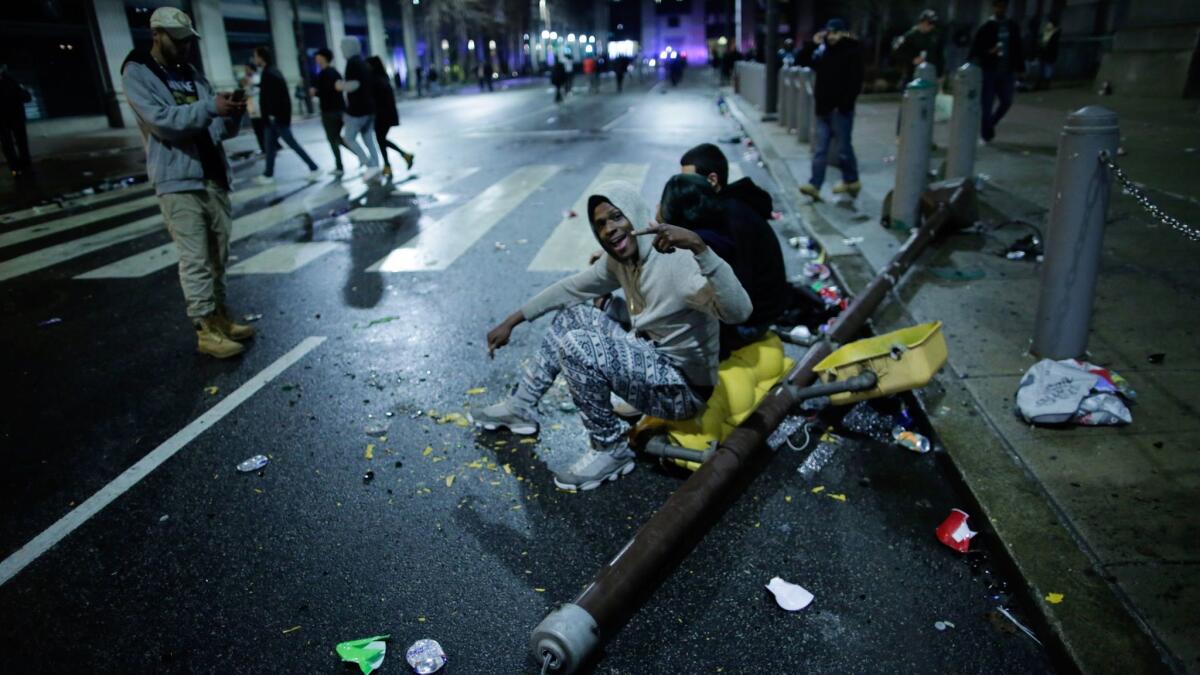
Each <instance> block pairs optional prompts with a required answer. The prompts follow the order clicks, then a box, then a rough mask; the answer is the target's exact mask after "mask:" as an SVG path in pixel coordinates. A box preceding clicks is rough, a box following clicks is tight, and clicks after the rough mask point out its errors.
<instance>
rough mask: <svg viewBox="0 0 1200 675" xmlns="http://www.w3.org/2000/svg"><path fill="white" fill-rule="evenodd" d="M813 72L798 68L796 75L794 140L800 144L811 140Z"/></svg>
mask: <svg viewBox="0 0 1200 675" xmlns="http://www.w3.org/2000/svg"><path fill="white" fill-rule="evenodd" d="M812 90H813V71H812V68H800V69H799V72H798V73H796V139H797V140H799V141H800V142H801V143H808V142H810V141H811V140H812V118H813V108H814V107H815V106H816V103H815V102H814V101H813V96H812Z"/></svg>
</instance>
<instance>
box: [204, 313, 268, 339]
mask: <svg viewBox="0 0 1200 675" xmlns="http://www.w3.org/2000/svg"><path fill="white" fill-rule="evenodd" d="M212 316H213V318H214V319H216V321H217V327H218V328H220V329H221V332H222V333H224V334H225V335H227V336H228V337H230V338H231V339H233V340H237V341H238V342H241V341H242V340H249V339H250V338H252V337H254V335H255V334H256V333H257V332H258V331H256V330H254V328H253V327H251V326H246V325H243V324H240V323H234V322H233V319H231V318H230V316H229V308H228V307H226V306H225V305H218V306H217V311H215V312H213V314H212Z"/></svg>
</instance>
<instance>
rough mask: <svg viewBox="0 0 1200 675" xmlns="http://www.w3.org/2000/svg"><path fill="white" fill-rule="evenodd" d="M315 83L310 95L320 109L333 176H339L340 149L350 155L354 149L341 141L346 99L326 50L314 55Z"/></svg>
mask: <svg viewBox="0 0 1200 675" xmlns="http://www.w3.org/2000/svg"><path fill="white" fill-rule="evenodd" d="M316 61H317V67H318V68H320V69H321V70H320V72H318V73H317V82H316V86H314V87H313V88H312V90H311V92H310V93H311V94H312V95H313V96H316V97H317V102H318V103H319V104H320V107H321V127H322V128H323V129H324V130H325V140H327V141H329V149H330V150H331V151H333V163H334V169H333V174H334V175H335V176H341V175H342V174H344V173H345V172H346V171H345V168H344V167H343V166H342V148H346V149H347V150H349V151H350V152H351V153H353V152H354V149H353V148H351V147H350V146H349V145H347V144H346V141H344V140H342V116H343V115H345V114H346V97H345V96H343V95H342V92H341V91H339V90H338V88H337V83H338V82H339V81H340V80H341V79H342V74H341V73H339V72H338V70H337V68H334V67H333V52H331V51H329V50H328V49H318V50H317V55H316Z"/></svg>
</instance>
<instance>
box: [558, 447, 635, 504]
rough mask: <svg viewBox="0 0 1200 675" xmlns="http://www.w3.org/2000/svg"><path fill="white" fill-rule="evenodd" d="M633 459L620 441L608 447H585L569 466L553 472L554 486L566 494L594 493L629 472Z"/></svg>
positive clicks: (632, 465)
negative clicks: (584, 450)
mask: <svg viewBox="0 0 1200 675" xmlns="http://www.w3.org/2000/svg"><path fill="white" fill-rule="evenodd" d="M633 458H634V454H633V451H632V450H630V449H629V446H628V445H625V442H624V441H620V442H618V443H615V444H613V447H611V448H602V449H600V450H596V449H595V448H588V449H587V452H585V453H583V455H581V456H580V457H579V459H577V460H575V462H573V463H572V464H571V466H569V467H567V468H566V469H559V470H558V471H555V472H554V486H555V487H557V488H558V489H560V490H566V491H567V492H580V491H587V490H595V489H596V488H598V487H600V486H601V485H603V484H604V483H605V482H606V481H615V480H616V479H618V478H620V477H621V476H624V475H626V474H628V473H629V472H630V471H633V467H634V466H635V465H634V460H633Z"/></svg>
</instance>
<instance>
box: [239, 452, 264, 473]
mask: <svg viewBox="0 0 1200 675" xmlns="http://www.w3.org/2000/svg"><path fill="white" fill-rule="evenodd" d="M269 461H271V460H269V459H267V456H266V455H255V456H253V457H251V458H250V459H245V460H242V461H241V462H240V463H239V464H238V465H237V470H238V471H240V472H242V473H253V472H255V471H258V470H259V469H261V468H263V467H264V466H266V465H267V462H269Z"/></svg>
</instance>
